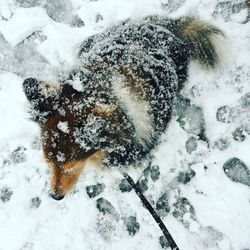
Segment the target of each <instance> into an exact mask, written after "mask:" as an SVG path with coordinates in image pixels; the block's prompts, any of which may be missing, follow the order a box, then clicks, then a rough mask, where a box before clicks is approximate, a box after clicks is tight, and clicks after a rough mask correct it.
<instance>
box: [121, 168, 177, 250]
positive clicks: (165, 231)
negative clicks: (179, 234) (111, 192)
mask: <svg viewBox="0 0 250 250" xmlns="http://www.w3.org/2000/svg"><path fill="white" fill-rule="evenodd" d="M122 175H123V176H124V178H125V179H126V180H127V182H128V183H129V184H130V186H131V187H132V188H133V189H134V191H135V193H136V194H137V195H138V197H139V198H140V200H141V202H142V203H143V205H144V206H145V207H146V208H147V209H148V211H149V212H150V214H151V215H152V217H153V218H154V220H155V221H156V223H157V224H158V226H159V227H160V229H161V231H162V233H163V235H164V236H165V238H166V239H167V241H168V243H169V245H170V247H171V249H172V250H179V248H178V246H177V245H176V243H175V241H174V239H173V237H172V236H171V234H170V232H169V231H168V229H167V228H166V226H165V225H164V223H163V221H162V220H161V218H160V217H159V215H158V214H157V213H156V211H155V210H154V208H153V207H152V206H151V204H150V203H149V202H148V200H147V199H146V198H145V196H144V195H143V193H142V192H141V190H140V188H139V187H138V185H136V184H135V182H134V181H133V179H132V178H131V177H130V176H129V175H128V174H127V173H125V172H122Z"/></svg>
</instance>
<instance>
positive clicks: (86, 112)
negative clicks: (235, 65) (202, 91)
mask: <svg viewBox="0 0 250 250" xmlns="http://www.w3.org/2000/svg"><path fill="white" fill-rule="evenodd" d="M218 36H223V34H222V32H221V31H220V30H219V29H218V28H216V27H214V26H213V25H210V24H207V23H204V22H201V21H198V20H195V19H193V18H188V17H184V18H180V19H176V20H171V19H167V18H165V17H159V16H149V17H146V18H144V19H141V20H126V21H124V22H122V23H120V24H118V25H116V26H114V27H111V28H109V29H108V30H106V31H105V32H103V33H101V34H97V35H94V36H91V37H89V38H88V39H87V40H85V41H84V42H83V44H82V45H81V48H80V52H79V60H80V63H79V65H78V66H76V67H75V69H74V70H73V71H72V72H71V73H70V75H69V76H68V78H67V79H65V81H63V82H61V83H60V84H59V86H58V87H57V88H55V87H53V86H52V85H51V84H48V83H46V82H43V81H40V80H36V79H33V78H29V79H26V80H25V81H24V83H23V88H24V92H25V94H26V96H27V98H28V100H29V101H30V104H31V108H32V112H31V113H32V116H33V119H34V120H35V121H36V122H38V123H39V125H40V127H41V137H42V144H43V151H44V156H45V159H46V160H47V162H48V164H49V166H50V168H51V174H52V176H51V191H52V197H53V198H54V199H57V200H60V199H62V198H63V197H64V196H65V194H66V193H67V192H68V191H69V190H70V189H71V188H72V187H73V186H74V184H75V183H76V182H77V180H78V178H79V175H80V173H81V171H82V169H83V167H84V165H85V164H86V162H87V160H93V161H96V162H97V161H99V162H100V161H101V162H103V163H104V164H106V165H112V166H121V165H127V164H131V163H134V162H136V161H140V160H141V159H143V157H145V156H146V155H147V154H148V153H149V152H150V150H151V149H152V148H153V147H154V146H155V145H156V144H157V142H158V139H159V137H160V135H161V134H162V133H163V132H164V131H165V130H166V128H167V124H168V122H169V120H170V118H171V108H172V103H173V98H174V97H175V96H176V94H177V93H178V92H179V91H180V90H181V88H182V86H183V84H184V83H185V81H186V79H187V70H188V64H189V62H190V60H191V59H195V60H198V61H199V62H200V63H201V64H203V65H204V66H205V67H210V68H214V67H215V66H216V65H218V63H219V57H218V53H217V52H218V51H217V48H216V44H218V43H217V40H216V38H217V37H218Z"/></svg>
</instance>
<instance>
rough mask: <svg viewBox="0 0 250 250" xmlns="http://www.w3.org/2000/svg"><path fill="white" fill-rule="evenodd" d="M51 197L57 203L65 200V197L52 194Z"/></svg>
mask: <svg viewBox="0 0 250 250" xmlns="http://www.w3.org/2000/svg"><path fill="white" fill-rule="evenodd" d="M50 196H51V197H52V198H53V199H54V200H57V201H60V200H62V199H63V198H64V195H57V194H50Z"/></svg>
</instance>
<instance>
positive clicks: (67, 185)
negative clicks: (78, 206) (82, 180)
mask: <svg viewBox="0 0 250 250" xmlns="http://www.w3.org/2000/svg"><path fill="white" fill-rule="evenodd" d="M104 157H105V153H104V152H102V151H97V152H96V153H94V154H93V155H91V156H90V157H88V158H87V159H85V160H79V161H71V162H68V163H66V164H64V165H63V166H62V167H60V168H57V167H56V166H55V164H53V162H51V161H50V160H48V159H47V158H46V161H47V162H48V164H49V166H50V169H51V179H50V185H51V192H52V194H53V195H56V196H64V195H65V194H66V193H68V192H69V191H70V190H71V189H72V188H73V186H74V185H75V184H76V182H77V181H78V179H79V177H80V174H81V172H82V171H83V169H84V167H85V166H86V165H87V164H91V166H94V167H100V166H101V161H102V159H103V158H104Z"/></svg>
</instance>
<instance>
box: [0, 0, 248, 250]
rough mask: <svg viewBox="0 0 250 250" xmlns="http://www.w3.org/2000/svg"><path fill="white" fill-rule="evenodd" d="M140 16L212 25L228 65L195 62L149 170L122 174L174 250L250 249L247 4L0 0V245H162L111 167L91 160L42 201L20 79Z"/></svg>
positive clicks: (34, 131)
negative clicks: (206, 67)
mask: <svg viewBox="0 0 250 250" xmlns="http://www.w3.org/2000/svg"><path fill="white" fill-rule="evenodd" d="M148 14H165V15H169V16H173V17H176V16H180V15H193V16H198V17H200V18H201V19H204V20H208V21H210V22H212V23H214V24H216V25H217V26H218V27H220V28H221V29H222V30H223V31H224V32H225V34H226V36H227V45H223V46H222V47H223V50H224V58H225V60H224V61H225V64H224V67H223V69H221V70H218V71H216V72H204V71H203V69H201V68H200V67H199V66H198V65H196V64H195V63H192V64H191V66H190V77H189V81H188V83H187V84H186V86H185V88H184V90H183V91H182V97H181V98H180V99H179V100H178V101H177V104H176V109H175V112H174V116H173V119H172V121H171V123H170V125H169V129H168V131H167V133H166V134H165V135H164V136H163V138H162V143H161V145H160V146H159V147H158V148H157V149H156V150H155V153H154V155H155V158H154V160H153V166H152V167H151V168H150V169H146V170H145V171H144V172H143V168H142V167H141V168H135V169H132V168H131V169H130V171H129V172H130V173H131V175H132V176H133V177H134V179H136V180H138V179H139V181H140V182H141V185H142V187H143V188H144V190H145V195H146V196H147V198H148V199H149V200H150V202H151V204H153V205H154V207H156V209H157V210H158V213H159V214H160V215H161V217H162V218H163V220H164V222H165V224H166V226H167V227H168V228H169V230H170V231H171V233H172V235H173V237H174V239H175V240H176V242H177V245H178V246H179V248H180V249H181V250H195V249H196V250H203V249H204V250H205V249H206V250H207V249H209V250H249V249H250V154H249V148H250V84H249V81H250V60H249V56H250V22H249V20H250V11H249V10H248V9H247V8H246V6H245V4H244V1H237V0H235V1H216V0H200V1H198V0H186V1H185V0H181V1H174V0H98V1H94V0H92V1H87V0H71V1H70V0H53V1H52V0H51V1H50V0H1V1H0V115H1V120H0V131H1V132H0V250H21V249H22V250H45V249H46V250H64V249H70V250H80V249H81V250H83V249H84V250H85V249H86V250H89V249H91V250H95V249H96V250H97V249H98V250H101V249H103V250H104V249H105V250H106V249H109V250H112V249H116V250H117V249H119V250H127V249H133V250H137V249H138V250H141V249H144V250H152V249H154V250H157V249H162V247H164V244H163V243H162V242H161V244H160V241H159V238H160V236H161V232H160V231H159V229H158V227H157V225H156V224H155V222H154V221H153V219H152V218H151V216H150V214H149V213H148V211H147V210H145V209H144V208H143V207H142V205H141V203H140V201H139V199H138V197H137V196H136V195H135V193H134V192H133V191H131V192H121V190H120V189H124V188H126V187H124V185H121V181H122V177H121V175H120V174H119V172H118V171H116V170H114V169H111V170H110V169H104V170H102V171H97V170H95V169H93V168H91V166H89V167H88V168H87V171H86V172H85V173H84V174H83V175H82V177H81V179H80V181H79V182H78V184H77V186H76V188H75V189H74V190H73V191H72V193H71V194H70V195H68V196H67V197H66V198H65V199H64V200H62V201H60V202H57V201H54V200H52V199H51V198H50V197H49V196H48V191H49V176H50V173H49V169H48V167H47V166H46V164H45V163H44V161H43V157H42V152H41V145H40V138H39V129H38V127H37V125H36V124H34V123H32V122H31V121H30V120H29V119H28V114H27V101H26V99H25V96H24V94H23V92H22V81H23V79H24V78H25V77H27V76H34V77H37V78H42V79H46V80H55V79H57V77H58V75H60V74H63V73H62V70H66V69H68V68H70V67H71V66H72V65H74V63H75V61H76V52H77V47H78V45H79V44H80V43H81V41H82V40H83V39H84V38H86V37H88V36H89V35H91V34H94V33H97V32H100V31H102V30H104V29H105V28H106V27H109V26H110V25H112V24H113V23H116V22H117V21H119V20H122V19H125V18H128V17H139V16H144V15H148ZM198 135H202V139H203V140H199V137H198ZM97 183H100V184H102V185H100V184H99V185H97ZM122 184H124V183H122ZM92 185H95V186H92ZM125 186H126V185H125ZM147 188H148V189H147ZM86 189H87V190H88V191H89V193H91V194H93V195H96V196H95V197H93V198H90V197H89V195H88V194H87V192H86ZM146 189H147V190H146ZM97 205H98V206H104V208H103V209H104V210H102V212H100V211H99V210H98V208H97ZM165 248H167V246H166V245H165Z"/></svg>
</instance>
